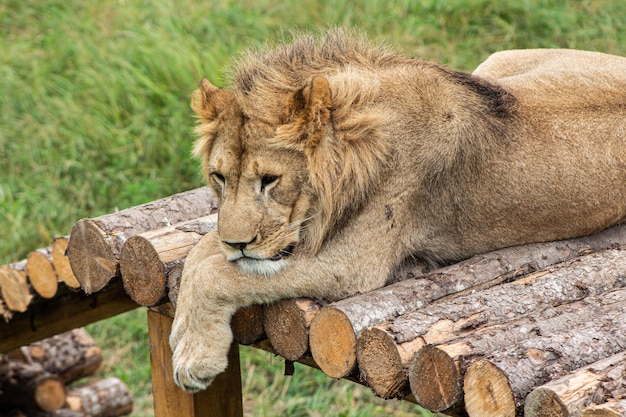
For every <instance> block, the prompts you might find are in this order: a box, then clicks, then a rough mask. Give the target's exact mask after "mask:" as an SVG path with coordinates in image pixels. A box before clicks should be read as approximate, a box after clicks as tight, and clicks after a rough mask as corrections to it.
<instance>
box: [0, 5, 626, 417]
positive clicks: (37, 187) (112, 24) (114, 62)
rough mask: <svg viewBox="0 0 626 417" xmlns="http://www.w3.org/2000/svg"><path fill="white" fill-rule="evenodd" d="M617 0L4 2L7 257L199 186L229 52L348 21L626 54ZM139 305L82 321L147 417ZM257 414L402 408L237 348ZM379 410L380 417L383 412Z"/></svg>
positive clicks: (1, 179)
mask: <svg viewBox="0 0 626 417" xmlns="http://www.w3.org/2000/svg"><path fill="white" fill-rule="evenodd" d="M625 16H626V2H623V1H612V0H588V1H580V0H579V1H566V0H532V1H531V0H526V1H524V0H522V1H517V0H516V1H513V0H512V1H493V0H457V1H445V0H421V1H411V0H400V1H393V2H391V1H388V0H364V1H358V2H357V1H348V0H332V1H329V0H323V1H320V0H299V1H294V0H286V1H283V2H277V1H275V0H271V1H270V0H255V1H252V0H244V1H240V2H235V1H221V2H210V1H204V2H193V1H189V0H183V1H168V0H164V1H159V2H148V1H136V0H126V1H117V2H113V1H102V0H95V1H78V0H63V1H60V0H59V1H54V0H48V1H44V0H39V1H35V0H4V1H3V2H1V3H0V264H1V263H7V262H13V261H17V260H19V259H22V258H23V257H24V256H25V255H26V254H27V253H28V251H30V250H32V249H34V248H37V247H41V246H45V245H48V244H50V242H51V238H52V237H53V236H56V235H64V234H67V233H68V232H69V230H70V228H71V226H72V224H73V223H74V222H75V221H76V220H78V219H79V218H82V217H93V216H98V215H101V214H104V213H109V212H112V211H114V210H116V209H123V208H125V207H129V206H132V205H136V204H139V203H143V202H147V201H150V200H153V199H156V198H160V197H163V196H166V195H170V194H173V193H175V192H179V191H183V190H186V189H190V188H194V187H197V186H199V185H201V181H200V176H199V175H198V164H197V162H196V161H192V160H191V159H190V157H189V153H190V149H191V146H192V143H193V140H194V137H193V134H192V124H193V120H192V117H191V112H190V110H189V105H188V103H189V94H190V92H191V91H192V90H193V89H194V87H195V85H196V84H197V81H198V80H199V78H200V77H201V76H207V77H209V78H210V79H211V80H212V81H213V82H215V83H217V84H219V83H220V81H221V78H222V76H223V74H224V72H225V70H226V67H227V65H228V62H229V57H231V56H232V55H233V54H236V53H237V52H238V51H240V50H241V49H243V48H245V47H249V46H253V45H257V44H259V43H261V42H264V41H265V40H271V39H275V38H277V37H281V36H283V34H284V33H285V32H288V31H289V30H291V29H308V30H311V29H316V28H320V27H324V26H335V25H340V26H353V27H358V28H361V29H363V30H364V31H365V32H367V33H368V34H369V35H370V36H371V37H372V38H374V39H378V40H384V41H386V42H388V43H390V44H392V45H394V46H395V47H396V48H398V49H400V50H402V51H404V52H405V53H407V54H409V55H412V56H416V57H421V58H425V59H430V60H435V61H439V62H442V63H445V64H447V65H450V66H452V67H454V68H457V69H461V70H467V71H470V70H471V69H472V68H474V67H475V66H476V65H477V64H478V63H479V62H481V61H482V60H484V59H485V58H486V57H487V56H488V55H489V54H490V53H492V52H494V51H497V50H501V49H510V48H528V47H568V48H579V49H591V50H598V51H603V52H608V53H614V54H618V55H626V18H625ZM144 314H145V313H144V312H142V311H138V312H133V313H130V314H127V315H124V316H121V317H117V318H113V319H110V320H106V321H103V322H100V323H97V324H95V325H92V326H90V328H89V330H90V331H91V332H92V333H93V334H94V336H95V337H96V338H97V339H98V340H99V341H100V343H101V344H102V346H103V347H105V348H106V352H105V355H106V356H107V363H106V366H105V367H104V369H103V372H104V373H106V374H115V375H117V376H119V377H121V378H123V379H124V380H125V381H127V383H128V384H129V386H130V387H131V388H132V390H133V391H134V393H135V395H136V403H137V411H136V413H135V414H134V415H135V416H149V415H151V411H150V404H151V399H150V394H149V392H150V372H149V362H148V357H147V355H148V348H147V342H146V340H147V335H146V328H145V317H144ZM243 352H244V353H243V356H242V361H243V367H244V370H245V374H244V377H243V378H244V382H245V388H246V392H245V398H246V409H247V411H248V412H247V414H248V415H251V416H252V415H254V416H284V415H289V416H300V415H302V416H318V415H324V416H327V417H331V416H363V415H396V416H402V415H408V414H407V411H402V410H409V409H411V407H410V406H409V405H403V404H400V403H396V402H390V403H385V402H382V401H378V400H376V399H374V398H372V395H371V394H370V393H369V391H368V390H366V389H362V388H358V387H355V386H354V385H353V384H351V383H347V382H342V381H330V380H329V379H328V378H325V377H323V376H322V375H321V374H320V373H319V372H317V371H314V370H310V369H307V368H305V367H300V368H298V369H297V372H296V375H295V376H294V377H291V378H286V377H283V376H282V366H281V363H280V361H279V360H278V359H276V358H272V357H270V356H269V355H267V354H265V353H262V352H257V351H250V350H248V349H247V348H246V349H244V350H243ZM382 407H385V408H384V410H386V411H383V408H382Z"/></svg>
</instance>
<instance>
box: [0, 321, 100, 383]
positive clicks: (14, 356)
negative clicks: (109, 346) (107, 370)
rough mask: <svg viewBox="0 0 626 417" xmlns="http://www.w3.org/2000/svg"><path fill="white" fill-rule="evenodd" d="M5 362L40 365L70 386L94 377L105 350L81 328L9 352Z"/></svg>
mask: <svg viewBox="0 0 626 417" xmlns="http://www.w3.org/2000/svg"><path fill="white" fill-rule="evenodd" d="M5 359H8V360H11V361H20V362H22V363H38V364H40V365H41V366H42V367H43V368H44V369H45V370H46V371H47V372H49V373H51V374H54V375H57V376H58V377H59V378H60V379H61V381H62V382H63V383H64V384H69V383H70V382H73V381H76V380H78V379H80V378H83V377H86V376H90V375H93V374H94V373H95V372H96V371H97V370H98V368H99V367H100V364H101V363H102V351H101V350H100V348H99V347H98V346H97V345H96V342H95V341H94V339H93V338H92V337H91V336H90V335H89V333H87V331H86V330H85V329H82V328H78V329H74V330H70V331H68V332H65V333H62V334H59V335H56V336H52V337H50V338H47V339H44V340H41V341H39V342H35V343H32V344H30V345H28V346H23V347H21V348H18V349H15V350H13V351H10V352H8V353H7V354H6V356H5Z"/></svg>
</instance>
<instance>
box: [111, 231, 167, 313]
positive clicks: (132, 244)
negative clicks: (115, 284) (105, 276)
mask: <svg viewBox="0 0 626 417" xmlns="http://www.w3.org/2000/svg"><path fill="white" fill-rule="evenodd" d="M120 272H121V274H122V281H123V282H124V290H126V293H127V294H128V295H129V296H130V298H132V299H133V300H134V301H135V302H137V304H140V305H143V306H153V305H155V304H157V303H158V302H159V301H161V300H162V299H163V298H164V297H165V295H166V294H165V291H166V280H167V277H166V276H165V270H164V268H163V262H161V260H160V259H159V254H158V253H157V251H156V250H155V248H154V246H152V244H151V243H150V241H149V240H147V239H146V238H144V237H142V236H139V235H136V236H132V237H130V238H129V239H128V240H127V241H126V243H125V244H124V247H123V248H122V253H121V256H120Z"/></svg>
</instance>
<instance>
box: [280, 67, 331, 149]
mask: <svg viewBox="0 0 626 417" xmlns="http://www.w3.org/2000/svg"><path fill="white" fill-rule="evenodd" d="M331 105H332V101H331V93H330V85H329V84H328V80H327V79H326V78H324V77H315V78H313V79H312V80H311V82H310V83H309V84H308V85H306V86H305V87H304V88H302V89H300V90H298V91H296V92H294V93H292V94H290V95H289V96H288V97H287V103H286V110H287V120H286V121H285V123H286V126H284V129H282V133H283V134H282V135H280V136H282V140H287V141H288V142H290V143H284V144H285V145H291V146H294V147H296V148H304V147H314V146H316V145H317V144H318V143H319V141H320V140H321V139H322V137H323V136H324V135H325V134H326V130H327V128H328V124H329V122H330V109H331Z"/></svg>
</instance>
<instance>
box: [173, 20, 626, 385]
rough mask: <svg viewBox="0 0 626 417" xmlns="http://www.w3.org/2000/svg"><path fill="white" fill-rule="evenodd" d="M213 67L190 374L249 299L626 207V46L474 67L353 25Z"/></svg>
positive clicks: (333, 286) (187, 295)
mask: <svg viewBox="0 0 626 417" xmlns="http://www.w3.org/2000/svg"><path fill="white" fill-rule="evenodd" d="M236 68H237V70H236V71H235V72H234V73H233V74H232V77H231V80H230V85H231V89H220V88H217V87H214V86H213V85H212V84H211V83H209V82H208V81H207V80H203V82H202V84H201V86H200V89H199V90H198V91H197V92H196V93H195V94H194V98H193V101H192V106H193V108H194V110H195V111H196V113H197V114H198V117H199V119H200V124H199V126H198V129H197V131H198V133H199V134H200V136H201V139H200V140H199V142H198V144H197V146H196V151H195V152H196V155H197V156H199V157H201V158H203V161H204V169H205V173H206V175H207V179H208V181H209V183H210V184H211V185H212V186H213V187H214V188H215V190H216V192H217V193H218V194H219V195H220V199H221V208H220V214H219V222H218V232H217V233H213V234H210V235H207V236H206V237H205V238H203V239H202V240H201V242H200V243H199V244H198V245H197V246H196V248H194V249H193V251H192V252H191V253H190V255H189V257H188V258H187V261H186V263H185V270H184V273H183V279H182V283H181V292H180V295H179V301H178V308H177V311H176V318H175V320H174V326H173V331H172V335H171V338H170V343H171V346H172V349H173V351H174V376H175V379H176V383H177V384H178V385H180V386H181V387H183V388H185V389H187V390H190V391H193V390H198V389H203V388H205V387H206V386H207V385H208V384H210V382H211V381H212V380H213V378H214V377H215V376H216V375H217V374H218V373H220V372H222V371H223V370H224V369H225V366H226V353H227V351H228V347H229V345H230V342H231V340H232V336H231V334H230V329H229V320H230V317H231V315H232V314H233V312H234V311H235V310H236V309H237V308H238V307H241V306H244V305H248V304H251V303H262V302H271V301H274V300H277V299H280V298H286V297H295V296H310V297H322V298H327V299H338V298H343V297H346V296H349V295H351V294H354V293H357V292H363V291H369V290H371V289H374V288H377V287H380V286H382V285H384V284H385V282H386V281H387V280H388V279H389V278H390V276H391V275H392V274H393V271H394V270H395V269H396V268H397V267H398V265H400V264H401V263H402V262H403V261H405V260H406V259H410V258H413V259H421V260H424V261H426V262H428V263H430V264H432V265H440V264H443V263H449V262H454V261H458V260H460V259H463V258H467V257H469V256H471V255H474V254H476V253H480V252H486V251H490V250H493V249H496V248H499V247H504V246H511V245H518V244H524V243H529V242H535V241H547V240H556V239H563V238H569V237H573V236H579V235H584V234H589V233H592V232H595V231H598V230H600V229H602V228H605V227H608V226H610V225H612V224H616V223H619V222H622V221H624V220H625V219H626V59H624V58H620V57H614V56H609V55H603V54H598V53H590V52H580V51H571V50H528V51H507V52H501V53H497V54H494V55H493V56H492V57H490V58H489V59H488V60H487V61H486V62H485V63H483V64H482V65H481V66H480V67H479V68H478V69H477V70H476V71H475V72H474V74H472V75H469V74H464V73H459V72H455V71H452V70H450V69H447V68H445V67H442V66H440V65H436V64H432V63H427V62H422V61H417V60H413V59H409V58H405V57H402V56H400V55H397V54H395V53H393V52H391V51H389V50H388V49H387V48H384V47H373V46H371V45H369V44H368V43H367V42H366V41H365V40H364V39H362V38H360V37H359V36H357V35H354V34H352V33H346V32H344V31H342V30H336V31H331V32H330V33H328V34H326V35H325V36H323V37H321V38H319V39H317V38H315V37H313V36H304V37H300V38H298V39H296V40H295V41H294V42H293V43H292V44H285V45H279V46H278V47H276V48H275V49H269V50H261V51H256V52H250V53H248V54H247V55H245V56H244V57H243V58H241V59H240V60H239V61H238V62H237V63H236Z"/></svg>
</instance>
